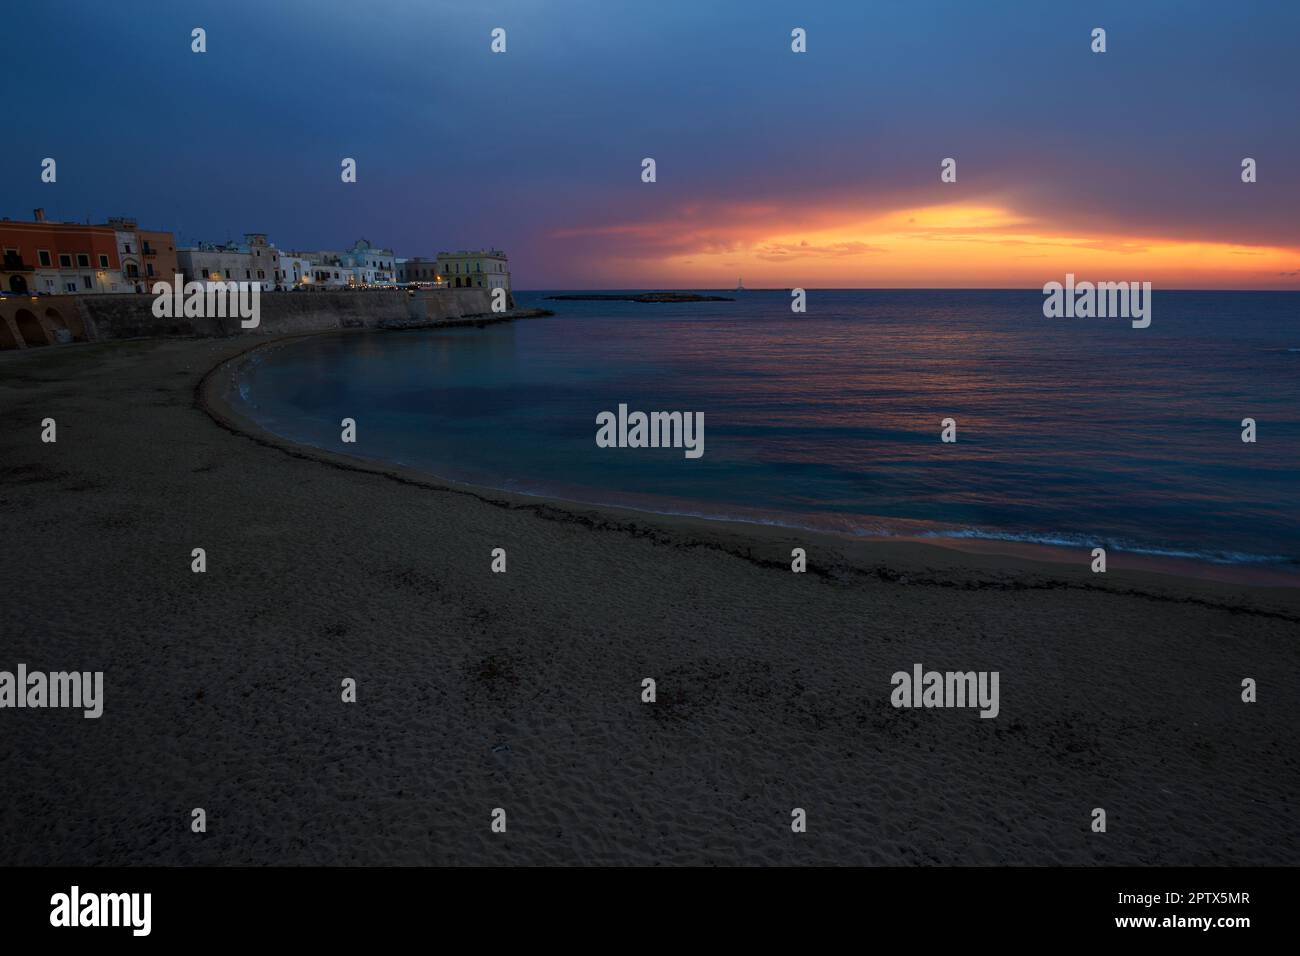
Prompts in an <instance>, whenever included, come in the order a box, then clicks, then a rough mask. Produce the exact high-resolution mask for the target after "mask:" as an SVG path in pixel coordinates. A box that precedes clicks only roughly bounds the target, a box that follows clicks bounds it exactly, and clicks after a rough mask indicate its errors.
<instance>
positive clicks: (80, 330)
mask: <svg viewBox="0 0 1300 956" xmlns="http://www.w3.org/2000/svg"><path fill="white" fill-rule="evenodd" d="M45 324H46V325H47V326H49V327H50V328H51V329H53V330H54V338H55V340H56V341H58V340H61V339H63V338H64V337H65V336H63V335H60V334H59V332H60V330H63V331H64V332H66V338H67V339H68V341H70V342H84V341H86V330H85V327H84V326H82V324H81V319H79V318H78V317H77V316H75V315H74V316H71V317H70V318H69V319H68V320H64V318H63V313H62V312H60V311H59V310H58V309H56V308H53V307H50V308H48V309H46V310H45Z"/></svg>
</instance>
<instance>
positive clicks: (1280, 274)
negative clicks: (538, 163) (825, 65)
mask: <svg viewBox="0 0 1300 956" xmlns="http://www.w3.org/2000/svg"><path fill="white" fill-rule="evenodd" d="M754 213H755V210H753V209H746V210H743V211H741V212H740V214H738V215H732V216H728V215H726V214H723V215H717V214H714V215H713V216H712V217H704V218H703V219H697V217H696V216H694V215H687V216H683V217H679V218H677V219H673V220H660V221H647V222H642V223H630V224H629V223H623V224H617V225H610V226H600V227H594V228H591V229H572V230H567V231H563V232H558V233H556V234H555V236H554V238H555V239H556V240H557V241H561V242H562V241H565V240H570V241H577V242H583V241H585V240H592V239H597V238H598V239H599V240H600V242H601V243H602V245H603V246H604V256H603V258H602V260H601V262H600V263H599V265H598V267H597V268H598V269H600V270H607V271H605V272H603V273H598V277H599V275H607V276H609V277H611V279H612V277H614V276H628V275H632V276H638V277H639V278H640V279H641V281H642V282H643V284H645V285H646V286H653V285H664V286H668V285H673V286H683V287H699V288H723V287H727V286H729V284H730V282H731V280H730V279H729V277H732V276H735V275H738V274H743V275H745V276H747V277H752V278H751V279H750V280H749V283H748V284H749V285H750V286H752V287H763V286H768V287H777V288H780V287H794V286H802V287H809V288H816V287H824V288H826V287H839V288H859V287H898V288H907V287H930V288H936V287H938V288H944V287H948V288H959V287H965V288H1039V287H1041V286H1042V284H1043V283H1044V282H1045V281H1048V280H1051V279H1054V278H1055V279H1059V278H1060V277H1061V276H1062V275H1064V274H1065V273H1066V272H1073V273H1075V274H1076V275H1078V276H1079V277H1080V278H1081V279H1082V278H1092V279H1097V280H1116V281H1118V280H1138V279H1141V280H1145V281H1150V282H1153V283H1156V284H1157V285H1160V286H1164V287H1166V288H1296V287H1297V286H1300V248H1295V247H1285V246H1276V245H1246V244H1242V243H1232V242H1219V241H1215V240H1213V239H1211V238H1205V239H1189V238H1176V237H1162V236H1159V235H1143V234H1133V233H1127V234H1122V233H1110V232H1106V231H1101V230H1098V231H1091V230H1083V229H1070V228H1069V227H1068V225H1067V224H1058V223H1050V222H1046V221H1043V220H1042V219H1038V218H1035V217H1031V216H1027V215H1023V214H1020V213H1018V212H1017V211H1015V210H1014V209H1011V208H1007V207H1004V206H998V205H993V204H972V205H963V204H945V205H933V206H923V207H917V208H906V209H897V210H891V211H888V212H883V213H879V214H876V215H867V216H862V215H857V216H847V215H841V216H840V217H835V216H833V215H832V216H826V215H824V216H821V217H814V216H810V217H808V218H809V220H810V221H811V226H810V227H808V228H801V229H798V230H794V229H791V228H790V227H789V226H788V225H785V224H780V225H778V224H776V223H772V222H771V219H768V220H767V222H764V221H762V220H763V219H765V218H766V217H769V216H770V217H772V218H774V219H779V218H780V212H779V210H774V209H770V208H768V209H764V210H762V212H761V213H759V214H758V215H755V214H754ZM835 218H839V220H840V221H838V222H836V221H833V220H834V219H835ZM710 221H712V222H713V223H715V225H712V226H710V225H707V223H709V222H710Z"/></svg>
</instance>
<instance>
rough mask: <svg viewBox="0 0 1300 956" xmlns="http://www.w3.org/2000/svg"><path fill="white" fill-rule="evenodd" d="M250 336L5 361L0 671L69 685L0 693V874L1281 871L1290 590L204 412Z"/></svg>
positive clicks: (1287, 784)
mask: <svg viewBox="0 0 1300 956" xmlns="http://www.w3.org/2000/svg"><path fill="white" fill-rule="evenodd" d="M251 344H253V343H251V342H249V341H246V340H167V341H163V340H148V341H133V342H122V343H115V344H109V345H89V346H69V347H63V348H58V349H53V348H51V349H42V350H34V351H32V352H30V353H3V354H0V421H3V427H2V428H0V524H2V526H3V529H4V547H3V549H0V555H2V557H0V581H3V589H4V590H3V594H4V598H3V604H4V613H3V619H2V620H3V630H2V631H0V669H7V670H13V669H14V667H15V666H16V665H17V664H18V663H26V664H27V665H28V666H29V667H30V668H32V669H43V670H68V669H76V670H103V671H104V672H105V703H104V716H103V717H102V718H100V719H99V720H86V719H83V718H82V717H81V715H80V712H79V711H78V712H73V711H59V710H13V709H5V710H0V730H2V731H3V732H2V733H0V807H2V808H3V809H0V847H2V849H0V863H4V864H17V863H30V864H55V863H59V864H82V863H102V864H132V863H167V864H235V863H257V864H277V863H278V864H304V863H326V864H329V863H347V864H381V863H383V864H429V863H433V864H437V863H454V864H509V863H525V864H532V863H606V864H627V863H633V864H669V863H744V864H754V863H782V864H799V863H825V864H838V863H843V864H918V863H919V864H936V863H940V864H952V863H969V864H983V863H1012V864H1054V863H1068V864H1093V863H1102V864H1119V863H1133V864H1178V863H1188V864H1196V863H1216V864H1259V863H1296V862H1300V818H1298V815H1297V806H1296V800H1297V798H1296V797H1295V796H1294V795H1295V794H1296V793H1297V792H1300V751H1297V748H1296V746H1295V739H1296V732H1297V728H1298V726H1300V719H1298V716H1297V715H1300V679H1298V678H1300V592H1298V591H1297V590H1296V589H1287V588H1275V587H1257V586H1247V585H1244V584H1239V583H1228V582H1220V581H1210V580H1201V579H1190V578H1183V577H1177V576H1172V575H1167V574H1156V573H1152V572H1148V571H1138V570H1132V569H1126V568H1123V567H1116V566H1115V564H1114V563H1112V570H1111V571H1109V572H1108V573H1107V574H1105V575H1104V576H1103V575H1094V574H1092V573H1090V571H1089V570H1088V564H1087V560H1086V555H1081V556H1080V560H1079V561H1078V562H1077V563H1076V564H1060V563H1048V562H1041V561H1034V560H1031V559H1030V558H1029V557H1027V556H1025V555H1023V554H1022V555H1005V554H1000V553H986V552H983V551H957V550H954V549H951V548H942V547H937V546H933V545H929V544H923V543H917V542H879V541H850V540H845V539H838V538H832V537H829V536H818V535H811V534H804V533H797V532H793V531H790V530H788V529H780V528H765V527H757V526H748V525H738V524H719V523H714V522H708V521H702V520H690V519H674V518H667V517H657V516H648V515H641V514H637V513H634V512H628V511H619V510H617V509H609V508H590V507H584V506H578V505H569V504H565V503H561V502H552V501H546V500H542V499H536V498H524V497H517V496H510V495H507V494H504V493H498V492H490V491H483V490H478V489H470V488H464V487H455V486H449V485H447V484H445V483H440V482H437V481H433V480H429V479H426V478H423V477H421V476H419V475H416V474H413V473H409V472H402V471H400V470H395V469H385V468H383V467H382V466H378V465H374V464H371V463H366V462H362V461H359V460H356V459H351V458H348V457H346V456H342V455H331V454H328V453H324V452H318V451H315V450H310V449H304V448H298V447H293V446H289V445H286V444H285V443H282V442H280V441H278V440H276V439H274V438H272V437H271V436H268V435H266V434H264V433H261V432H258V431H257V430H256V429H255V428H253V427H252V426H251V425H250V424H249V423H247V422H245V421H243V420H241V419H240V418H239V416H238V415H237V414H236V413H235V412H234V411H233V410H232V409H230V408H229V407H226V406H224V405H223V404H222V403H221V402H220V401H219V394H218V393H219V391H220V389H218V388H207V387H204V378H205V376H206V375H207V374H208V373H209V371H210V370H212V369H214V368H217V367H218V366H219V365H220V364H221V363H222V362H223V361H225V360H226V359H229V358H231V357H233V356H235V355H237V354H239V353H240V352H241V351H242V350H244V349H246V348H248V347H249V346H250V345H251ZM223 374H224V373H223V372H222V371H220V370H218V371H217V372H216V373H214V375H213V376H212V377H211V378H209V379H208V381H207V384H208V385H218V384H220V381H221V376H222V375H223ZM46 417H52V418H54V419H56V421H57V423H58V441H57V443H55V444H43V443H42V442H41V441H40V431H41V425H40V423H41V420H42V419H44V418H46ZM196 547H201V548H204V549H205V550H206V552H207V572H206V573H204V574H194V573H192V572H191V570H190V562H191V550H192V549H193V548H196ZM498 547H500V548H505V549H506V551H507V555H508V558H507V561H508V571H507V573H505V574H493V573H492V572H491V570H490V565H491V552H492V549H493V548H498ZM794 547H802V548H805V549H806V550H807V553H808V573H806V574H793V573H791V571H790V552H791V549H792V548H794ZM918 662H919V663H922V664H923V665H924V666H925V667H926V668H927V669H930V668H933V669H937V670H945V671H946V670H996V671H998V672H999V674H1000V678H1001V679H1000V690H1001V694H1000V698H1001V699H1000V713H999V715H998V716H997V717H996V718H995V719H989V720H984V719H980V718H979V716H978V714H977V712H976V711H975V710H972V709H919V710H918V709H895V708H894V707H892V706H891V705H890V692H891V690H892V687H891V683H890V677H891V675H892V674H893V673H894V672H895V671H900V670H901V671H910V670H911V668H912V666H913V664H915V663H918ZM348 677H350V678H353V679H355V680H356V682H357V698H358V702H357V703H355V704H345V703H342V702H341V700H340V682H341V681H342V680H343V678H348ZM646 677H651V678H654V679H655V680H656V682H657V691H658V700H657V702H656V703H654V704H646V703H642V702H641V686H642V685H641V682H642V679H643V678H646ZM1245 677H1251V678H1254V679H1255V680H1256V681H1258V684H1259V702H1258V703H1255V704H1244V703H1242V701H1241V681H1242V679H1243V678H1245ZM195 807H202V808H204V809H205V811H206V814H207V821H208V830H207V832H206V833H203V834H195V833H192V832H191V830H190V819H191V810H192V809H193V808H195ZM498 807H500V808H504V809H505V811H506V814H507V823H508V827H507V832H506V833H504V834H499V833H493V832H492V830H491V821H492V811H493V809H494V808H498ZM795 807H800V808H804V809H805V810H806V811H807V817H808V832H807V833H802V834H795V833H792V832H791V830H790V819H791V816H790V814H791V810H792V808H795ZM1095 807H1101V808H1104V809H1105V810H1106V813H1107V832H1106V833H1093V832H1091V831H1090V827H1089V825H1090V822H1091V819H1092V817H1091V812H1092V810H1093V808H1095Z"/></svg>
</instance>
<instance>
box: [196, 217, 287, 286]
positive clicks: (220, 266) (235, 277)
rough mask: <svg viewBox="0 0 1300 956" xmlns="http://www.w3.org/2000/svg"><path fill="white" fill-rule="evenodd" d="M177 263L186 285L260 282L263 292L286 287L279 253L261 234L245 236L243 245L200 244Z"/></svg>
mask: <svg viewBox="0 0 1300 956" xmlns="http://www.w3.org/2000/svg"><path fill="white" fill-rule="evenodd" d="M176 259H177V263H178V265H179V268H180V273H181V275H183V276H184V277H185V281H186V282H204V281H212V282H231V281H234V282H259V283H261V286H262V291H263V292H271V291H272V290H274V289H275V288H276V287H277V286H282V285H284V284H285V282H284V272H283V270H281V268H280V251H279V250H278V249H276V248H275V246H273V245H271V244H270V243H269V242H267V239H266V234H265V233H261V232H250V233H245V234H244V241H243V242H242V243H233V242H224V243H213V242H201V243H199V244H198V245H197V246H195V247H193V248H190V249H181V250H179V251H178V252H177V253H176Z"/></svg>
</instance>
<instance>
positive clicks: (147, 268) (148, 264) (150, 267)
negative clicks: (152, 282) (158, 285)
mask: <svg viewBox="0 0 1300 956" xmlns="http://www.w3.org/2000/svg"><path fill="white" fill-rule="evenodd" d="M144 269H145V272H147V273H148V274H149V275H153V263H152V262H146V263H145V264H144Z"/></svg>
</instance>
